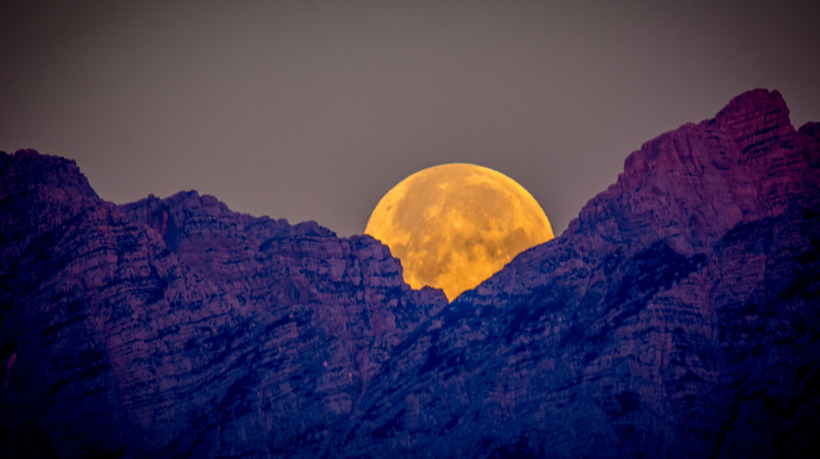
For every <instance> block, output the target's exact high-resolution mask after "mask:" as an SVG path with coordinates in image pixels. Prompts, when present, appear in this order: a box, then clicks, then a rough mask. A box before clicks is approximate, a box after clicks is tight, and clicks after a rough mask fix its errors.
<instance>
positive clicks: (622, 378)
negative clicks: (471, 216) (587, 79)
mask: <svg viewBox="0 0 820 459" xmlns="http://www.w3.org/2000/svg"><path fill="white" fill-rule="evenodd" d="M818 126H819V125H818V124H816V123H810V124H807V125H806V126H804V127H802V128H801V129H800V130H795V129H794V128H793V127H792V126H791V124H790V122H789V119H788V109H787V107H786V105H785V103H784V102H783V100H782V98H781V97H780V95H779V94H778V93H777V92H768V91H763V90H756V91H752V92H749V93H746V94H743V95H741V96H739V97H738V98H736V99H734V100H733V101H731V102H730V104H729V105H728V106H727V107H726V108H725V109H724V110H722V111H721V112H720V113H718V115H717V116H716V117H715V118H714V119H710V120H706V121H704V122H702V123H699V124H697V125H695V124H689V125H685V126H682V127H681V128H680V129H678V130H676V131H673V132H670V133H667V134H664V135H662V136H660V137H658V138H656V139H654V140H652V141H650V142H648V143H646V144H645V145H644V146H643V147H642V148H641V150H639V151H637V152H635V153H633V154H632V155H630V157H629V158H628V159H627V161H626V165H625V169H624V172H623V174H621V175H620V176H619V178H618V181H617V182H616V183H615V184H613V185H612V186H610V187H609V189H607V190H606V191H604V192H603V193H601V194H600V195H598V196H597V197H596V198H594V199H593V200H592V201H590V203H589V204H587V206H586V207H585V208H584V209H583V210H582V211H581V213H580V215H579V217H578V218H577V219H576V220H575V221H573V222H572V223H571V224H570V226H569V229H568V230H567V231H566V232H565V233H564V234H563V235H561V236H560V237H558V238H556V239H554V240H553V241H550V242H548V243H546V244H544V245H541V246H538V247H535V248H533V249H531V250H529V251H527V252H525V253H523V254H521V255H520V256H519V257H517V258H516V259H515V260H514V261H513V262H512V263H510V264H509V265H508V266H507V267H506V268H505V269H504V270H502V271H501V272H500V273H498V274H497V275H495V276H493V277H492V278H490V279H489V280H487V281H486V282H484V283H483V284H482V285H480V286H479V287H478V288H476V289H475V290H473V291H470V292H467V293H465V294H464V295H462V296H461V297H459V298H458V299H456V300H455V301H454V302H452V303H450V304H447V303H446V298H445V297H444V296H443V294H442V293H441V292H440V291H437V290H433V289H424V290H420V291H416V290H411V289H410V288H409V287H408V286H407V285H405V284H404V283H403V281H402V276H401V266H400V264H399V262H398V261H397V260H396V259H394V258H392V257H391V256H390V253H389V251H388V250H387V248H386V247H385V246H383V245H381V244H379V243H378V242H377V241H375V240H373V239H372V238H369V237H367V236H355V237H352V238H349V239H340V238H337V237H336V236H335V235H334V234H333V233H332V232H330V231H329V230H327V229H324V228H321V227H319V226H318V225H316V224H315V223H302V224H298V225H290V224H288V223H287V222H286V221H284V220H271V219H267V218H254V217H250V216H247V215H241V214H237V213H234V212H231V211H230V210H228V209H227V208H226V207H225V206H224V205H223V204H222V203H220V202H219V201H217V200H216V199H215V198H213V197H210V196H199V195H198V194H197V193H195V192H185V193H179V194H177V195H175V196H172V197H170V198H167V199H157V198H155V197H149V198H147V199H145V200H142V201H139V202H135V203H132V204H127V205H122V206H117V205H114V204H111V203H107V202H105V201H103V200H101V199H100V198H99V197H98V196H97V195H96V194H95V193H94V192H93V190H92V189H91V187H90V186H89V185H88V183H87V181H86V180H85V178H84V177H83V176H82V175H81V174H80V173H79V170H78V169H77V167H76V165H74V164H73V163H72V162H70V161H67V160H64V159H61V158H56V157H49V156H43V155H39V154H37V153H35V152H30V151H21V152H17V153H15V154H13V155H8V154H5V153H2V154H0V175H2V181H0V360H2V361H1V362H0V363H2V366H0V371H2V380H3V381H2V388H0V411H2V417H0V446H2V450H0V454H2V455H3V456H4V457H6V456H19V455H40V456H47V455H57V456H61V457H63V456H64V457H77V456H83V455H94V454H106V453H110V454H114V455H124V456H129V457H131V456H140V457H141V456H190V455H193V456H206V457H211V456H262V457H265V456H302V457H305V456H309V457H314V456H317V455H333V456H339V455H342V456H358V455H364V456H378V457H381V456H403V455H424V456H449V457H452V456H481V457H486V456H510V455H512V456H559V457H560V456H573V457H575V456H590V455H594V456H623V455H629V456H635V455H641V454H643V455H650V456H692V455H697V456H703V455H716V456H737V455H743V456H747V455H751V454H755V455H759V454H763V455H766V454H769V455H774V454H786V455H800V454H801V453H803V454H806V453H807V452H808V451H810V450H812V449H811V448H810V447H811V446H812V443H813V442H816V438H818V433H820V428H819V426H818V424H819V423H818V420H817V416H818V407H820V389H818V388H820V370H818V368H820V344H819V343H818V338H820V324H819V323H818V321H820V193H817V190H818V187H819V186H820V127H818Z"/></svg>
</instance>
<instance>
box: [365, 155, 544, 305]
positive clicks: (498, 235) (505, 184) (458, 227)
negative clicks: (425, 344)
mask: <svg viewBox="0 0 820 459" xmlns="http://www.w3.org/2000/svg"><path fill="white" fill-rule="evenodd" d="M364 232H365V233H366V234H369V235H371V236H373V237H374V238H376V239H378V240H380V241H381V242H383V243H384V244H386V245H387V246H388V247H390V251H391V253H392V254H393V256H395V257H397V258H398V259H399V260H401V264H402V268H403V269H404V280H405V282H407V283H408V284H410V286H411V287H413V288H415V289H418V288H421V287H424V286H425V285H429V286H432V287H436V288H440V289H442V290H444V293H445V294H446V295H447V298H449V299H450V300H453V299H454V298H455V297H457V296H458V295H459V294H461V293H462V292H464V291H465V290H467V289H471V288H473V287H476V286H477V285H478V284H479V283H481V282H482V281H483V280H485V279H487V278H488V277H490V276H491V275H493V274H495V273H496V272H498V271H499V270H500V269H501V268H503V267H504V265H506V264H507V263H509V262H510V260H512V258H513V257H514V256H516V255H517V254H519V253H520V252H522V251H523V250H526V249H528V248H530V247H533V246H535V245H537V244H540V243H542V242H546V241H548V240H550V239H552V238H553V233H552V227H551V226H550V223H549V220H547V216H546V214H544V211H543V210H542V209H541V206H539V205H538V202H537V201H536V200H535V198H533V197H532V195H530V193H528V192H527V190H525V189H524V188H523V187H522V186H521V185H519V184H518V183H516V182H515V180H513V179H511V178H509V177H507V176H506V175H504V174H502V173H500V172H497V171H494V170H492V169H488V168H486V167H481V166H476V165H474V164H463V163H456V164H443V165H440V166H434V167H430V168H428V169H424V170H421V171H419V172H416V173H415V174H413V175H411V176H409V177H407V178H406V179H404V180H402V181H401V182H399V184H398V185H396V186H394V187H393V188H392V189H391V190H390V191H388V192H387V194H386V195H384V197H383V198H382V199H381V201H379V203H378V204H377V205H376V208H375V209H374V210H373V213H372V214H371V215H370V220H369V221H368V222H367V228H366V229H365V231H364Z"/></svg>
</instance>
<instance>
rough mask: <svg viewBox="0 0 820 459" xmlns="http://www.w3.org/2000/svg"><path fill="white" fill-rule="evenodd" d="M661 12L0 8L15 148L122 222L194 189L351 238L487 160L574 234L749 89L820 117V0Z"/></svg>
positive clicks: (467, 5) (5, 95) (534, 6)
mask: <svg viewBox="0 0 820 459" xmlns="http://www.w3.org/2000/svg"><path fill="white" fill-rule="evenodd" d="M171 3H173V5H171ZM126 4H130V6H124V5H126ZM660 4H661V2H609V1H607V2H581V1H576V2H548V1H473V2H467V1H464V2H461V1H446V0H445V1H429V2H427V1H422V2H410V1H379V2H376V1H368V2H361V1H333V2H322V1H258V2H207V1H195V2H165V1H163V2H151V1H140V2H116V1H110V2H56V1H54V2H37V1H11V2H9V1H4V2H2V5H0V150H5V151H8V152H12V151H14V150H16V149H20V148H34V149H37V150H39V151H40V152H41V153H47V154H53V155H59V156H64V157H68V158H71V159H74V160H76V161H77V163H78V165H79V166H80V169H81V170H82V171H83V172H84V173H85V174H86V176H87V177H88V179H89V180H90V182H91V185H92V186H93V187H94V188H95V190H96V191H97V192H98V193H99V194H100V196H101V197H103V198H104V199H107V200H111V201H114V202H117V203H124V202H128V201H133V200H137V199H140V198H143V197H145V196H147V195H148V194H150V193H153V194H155V195H157V196H159V197H166V196H169V195H171V194H173V193H176V192H177V191H180V190H187V189H196V190H197V191H199V192H200V193H203V194H212V195H214V196H216V197H217V198H219V199H220V200H222V201H224V202H225V203H227V205H228V206H229V207H230V208H231V209H233V210H236V211H240V212H246V213H250V214H253V215H257V216H261V215H268V216H270V217H273V218H287V219H288V220H289V221H290V222H291V223H296V222H299V221H304V220H316V221H317V222H319V223H320V224H322V225H324V226H326V227H328V228H330V229H331V230H333V231H335V232H336V233H337V234H339V235H340V236H349V235H351V234H356V233H361V232H363V231H364V228H365V225H366V223H367V219H368V217H369V215H370V212H371V211H372V210H373V208H374V207H375V206H376V203H377V202H378V201H379V199H380V198H381V197H382V196H383V195H384V194H385V193H386V192H387V191H388V190H389V189H390V188H391V187H392V186H393V185H395V184H396V183H398V182H399V181H400V180H402V179H403V178H405V177H407V176H408V175H410V174H412V173H414V172H416V171H418V170H420V169H423V168H426V167H429V166H433V165H437V164H442V163H450V162H467V163H474V164H479V165H482V166H486V167H490V168H493V169H496V170H498V171H500V172H502V173H504V174H506V175H508V176H510V177H512V178H513V179H515V180H516V181H517V182H519V183H520V184H521V185H522V186H523V187H524V188H526V189H527V190H529V191H530V193H532V195H533V196H534V197H535V198H536V199H537V200H538V202H539V203H540V204H541V206H542V207H543V208H544V210H545V212H546V214H547V216H548V218H549V219H550V221H551V222H552V226H553V229H554V231H555V233H556V235H558V234H560V233H561V232H562V231H564V230H565V229H566V227H567V225H568V223H569V221H570V220H571V219H572V218H574V217H575V216H576V215H577V214H578V212H579V211H580V209H581V207H582V206H583V205H584V203H586V202H587V201H588V200H589V199H590V198H592V197H593V196H595V195H596V194H597V193H599V192H601V191H603V190H604V189H606V187H607V186H608V185H609V184H611V183H613V182H614V181H615V180H616V179H617V176H618V173H620V172H621V170H622V168H623V161H624V159H625V158H626V156H627V155H628V154H629V153H631V152H632V151H634V150H636V149H639V148H640V146H641V144H642V143H643V142H645V141H647V140H650V139H651V138H653V137H655V136H657V135H659V134H661V133H663V132H665V131H669V130H672V129H675V128H677V127H679V126H680V125H682V124H685V123H687V122H699V121H701V120H703V119H705V118H709V117H712V116H713V115H714V114H715V113H716V112H717V111H718V110H719V109H720V108H722V107H723V106H724V105H725V104H726V103H727V102H728V101H729V100H730V99H731V98H732V97H734V96H736V95H738V94H740V93H742V92H744V91H747V90H750V89H753V88H758V87H763V88H768V89H777V90H779V91H780V92H781V93H782V94H783V96H784V98H785V99H786V102H787V104H788V105H789V107H790V108H791V113H792V122H793V124H795V125H796V126H800V125H801V124H803V123H805V122H807V121H812V120H815V121H816V120H820V83H819V82H820V59H818V46H819V45H820V2H817V1H805V2H794V1H791V2H790V1H772V2H743V1H712V2H676V4H677V5H676V6H668V5H666V4H664V5H663V6H659V5H660Z"/></svg>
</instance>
